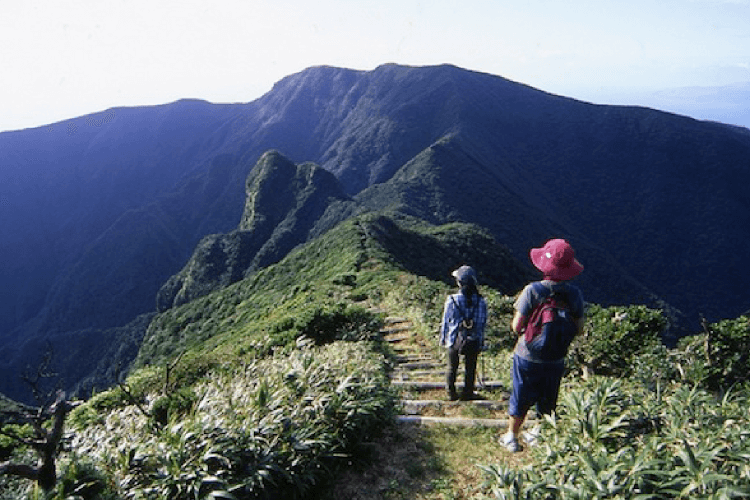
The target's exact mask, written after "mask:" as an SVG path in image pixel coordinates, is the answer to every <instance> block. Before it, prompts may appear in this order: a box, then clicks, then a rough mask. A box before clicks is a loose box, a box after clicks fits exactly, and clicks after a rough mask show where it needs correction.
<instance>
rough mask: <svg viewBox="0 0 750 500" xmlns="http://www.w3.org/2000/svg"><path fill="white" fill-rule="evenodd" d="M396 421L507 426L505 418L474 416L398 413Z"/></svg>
mask: <svg viewBox="0 0 750 500" xmlns="http://www.w3.org/2000/svg"><path fill="white" fill-rule="evenodd" d="M396 421H397V422H400V423H409V424H417V425H451V426H458V427H498V428H507V427H508V419H505V418H472V417H428V416H423V415H398V416H396Z"/></svg>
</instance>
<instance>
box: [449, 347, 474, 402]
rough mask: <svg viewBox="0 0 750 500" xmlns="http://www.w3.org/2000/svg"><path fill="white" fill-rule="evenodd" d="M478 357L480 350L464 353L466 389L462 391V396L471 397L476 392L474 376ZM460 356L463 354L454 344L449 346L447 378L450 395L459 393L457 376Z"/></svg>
mask: <svg viewBox="0 0 750 500" xmlns="http://www.w3.org/2000/svg"><path fill="white" fill-rule="evenodd" d="M478 357H479V352H473V353H469V354H465V355H464V389H463V391H461V397H469V396H471V395H472V394H474V378H475V376H476V373H477V358H478ZM460 358H461V355H460V354H459V353H458V350H457V349H454V348H453V346H451V347H449V348H448V373H447V374H446V377H445V378H446V384H447V389H448V395H449V396H450V397H453V396H456V395H458V393H457V392H456V377H457V375H458V363H459V361H460Z"/></svg>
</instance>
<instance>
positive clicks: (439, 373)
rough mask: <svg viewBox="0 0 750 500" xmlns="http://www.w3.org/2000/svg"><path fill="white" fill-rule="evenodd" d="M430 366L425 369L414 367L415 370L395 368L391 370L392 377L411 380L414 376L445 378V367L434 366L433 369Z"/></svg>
mask: <svg viewBox="0 0 750 500" xmlns="http://www.w3.org/2000/svg"><path fill="white" fill-rule="evenodd" d="M429 368H430V367H427V369H421V370H420V369H416V370H401V369H398V368H397V369H396V370H395V371H394V372H393V378H394V379H395V378H397V379H399V380H413V379H415V378H424V377H432V378H434V379H439V378H443V379H444V378H445V368H444V367H440V366H435V367H434V369H429Z"/></svg>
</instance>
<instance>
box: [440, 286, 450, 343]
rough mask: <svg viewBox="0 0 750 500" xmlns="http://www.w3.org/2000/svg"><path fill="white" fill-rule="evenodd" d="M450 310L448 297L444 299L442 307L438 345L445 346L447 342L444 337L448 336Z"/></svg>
mask: <svg viewBox="0 0 750 500" xmlns="http://www.w3.org/2000/svg"><path fill="white" fill-rule="evenodd" d="M450 308H451V300H450V297H448V299H446V301H445V305H444V306H443V319H442V321H441V322H440V337H439V338H438V345H439V346H445V345H446V342H447V338H446V336H447V335H448V315H449V314H450V311H449V309H450Z"/></svg>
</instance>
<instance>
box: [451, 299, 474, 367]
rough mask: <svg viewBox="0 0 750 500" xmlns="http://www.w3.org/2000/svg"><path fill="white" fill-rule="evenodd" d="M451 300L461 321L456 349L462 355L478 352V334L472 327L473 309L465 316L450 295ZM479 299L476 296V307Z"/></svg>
mask: <svg viewBox="0 0 750 500" xmlns="http://www.w3.org/2000/svg"><path fill="white" fill-rule="evenodd" d="M451 300H452V301H453V305H454V306H456V309H458V312H459V314H460V315H461V323H460V324H459V325H458V335H457V336H456V350H457V351H458V353H459V354H463V355H466V354H473V353H478V352H479V351H480V345H479V334H478V333H477V332H476V330H475V328H474V311H471V316H469V317H467V316H466V315H465V314H464V312H463V310H461V308H460V307H459V305H458V303H457V302H456V301H455V299H454V298H453V296H452V295H451ZM479 300H480V299H479V298H477V304H476V307H479Z"/></svg>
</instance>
